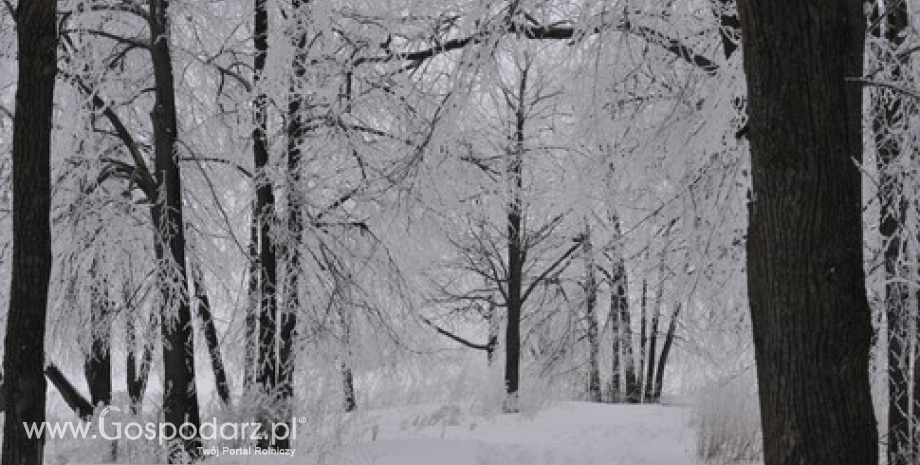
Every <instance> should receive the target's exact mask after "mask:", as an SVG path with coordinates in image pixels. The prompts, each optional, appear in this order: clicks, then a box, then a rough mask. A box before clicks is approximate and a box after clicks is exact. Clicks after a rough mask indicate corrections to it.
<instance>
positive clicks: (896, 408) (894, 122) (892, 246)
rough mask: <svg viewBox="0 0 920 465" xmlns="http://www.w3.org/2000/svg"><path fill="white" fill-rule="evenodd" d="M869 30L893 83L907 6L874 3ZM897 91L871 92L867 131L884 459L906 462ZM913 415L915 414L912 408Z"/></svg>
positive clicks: (907, 346)
mask: <svg viewBox="0 0 920 465" xmlns="http://www.w3.org/2000/svg"><path fill="white" fill-rule="evenodd" d="M870 23H871V24H873V25H874V27H873V28H872V30H871V31H870V33H871V34H872V35H873V36H874V37H875V38H876V39H878V40H877V41H875V42H874V43H876V44H877V45H879V46H880V47H881V49H880V50H878V55H879V59H881V60H885V63H886V65H887V66H886V67H885V69H886V70H887V71H888V73H889V75H887V76H884V78H885V79H886V80H890V81H891V82H898V81H899V80H900V79H901V78H902V77H903V69H902V68H903V67H905V66H906V65H907V63H906V60H907V58H906V57H905V58H900V57H897V55H896V53H897V52H898V49H899V47H900V46H901V45H902V44H903V43H904V39H905V35H904V34H905V32H906V29H907V25H908V24H907V23H908V17H907V6H906V5H905V4H903V3H901V2H895V1H891V0H885V1H883V2H881V4H874V5H873V9H872V13H871V18H870ZM904 107H905V105H904V102H903V100H902V98H901V95H900V94H898V93H896V92H894V91H892V90H889V89H874V90H873V91H872V131H873V133H874V141H875V149H876V157H877V158H876V162H877V167H878V172H879V176H878V179H879V182H878V189H879V192H878V195H879V234H881V236H882V243H883V247H884V263H885V317H886V320H887V325H886V327H887V331H886V336H887V342H888V449H887V454H888V463H889V464H890V465H909V464H914V463H916V462H917V458H918V457H916V456H915V455H914V454H915V453H916V451H915V450H914V449H915V448H914V446H913V444H914V443H915V439H913V436H914V433H913V431H912V427H911V425H912V423H913V422H912V421H911V415H910V413H911V405H910V397H911V390H910V384H911V381H910V368H909V367H910V360H909V354H910V350H911V345H912V344H911V340H910V339H911V335H910V333H911V331H910V326H911V324H912V322H911V316H910V309H909V307H908V306H907V305H906V304H907V302H909V298H910V290H909V289H908V285H907V280H908V279H909V276H908V274H907V272H908V271H907V267H906V266H904V264H903V263H902V262H901V261H902V259H903V255H904V254H903V249H904V247H905V245H906V241H904V240H903V238H902V228H901V225H902V224H903V222H904V220H905V219H906V218H905V216H906V213H907V202H906V201H905V199H904V193H903V186H902V177H901V176H898V174H897V173H896V171H897V167H896V165H895V163H896V161H897V160H898V158H899V157H900V156H901V152H902V150H901V143H900V140H899V134H900V133H901V132H902V131H904V126H905V125H906V124H907V118H905V117H904V116H905V115H904V112H905V108H904ZM915 415H916V413H915Z"/></svg>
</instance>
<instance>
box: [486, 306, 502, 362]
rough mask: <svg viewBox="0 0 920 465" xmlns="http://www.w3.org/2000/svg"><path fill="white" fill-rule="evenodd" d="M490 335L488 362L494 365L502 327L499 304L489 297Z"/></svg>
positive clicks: (487, 352)
mask: <svg viewBox="0 0 920 465" xmlns="http://www.w3.org/2000/svg"><path fill="white" fill-rule="evenodd" d="M488 305H489V314H488V316H489V321H488V323H489V335H488V339H487V340H486V364H487V365H488V366H492V363H493V362H495V351H496V350H497V349H498V333H499V331H500V329H501V320H500V318H501V317H500V316H499V314H498V306H497V305H495V302H493V301H492V299H491V298H490V299H489V303H488Z"/></svg>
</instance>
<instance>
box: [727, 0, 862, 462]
mask: <svg viewBox="0 0 920 465" xmlns="http://www.w3.org/2000/svg"><path fill="white" fill-rule="evenodd" d="M739 7H740V16H741V26H742V27H741V31H742V49H743V50H744V53H743V58H744V71H745V75H746V79H747V84H748V110H749V137H750V148H751V167H752V182H753V198H752V200H751V202H750V204H749V209H750V225H749V229H748V243H747V252H748V257H747V264H748V293H749V300H750V306H751V317H752V323H753V330H754V349H755V357H756V360H757V378H758V381H759V393H760V394H759V395H760V406H761V416H762V426H763V439H764V457H765V463H766V465H787V464H788V465H793V464H803V463H810V464H817V463H834V464H840V465H847V464H853V465H856V464H860V465H865V464H872V463H877V462H878V439H877V432H876V427H875V416H874V413H873V410H872V398H871V395H870V387H869V349H870V345H871V339H872V322H871V318H870V311H869V305H868V301H867V299H866V287H865V273H864V271H863V256H862V247H863V232H862V207H861V205H862V203H861V177H860V176H861V174H860V171H859V162H860V160H861V159H862V127H861V121H862V95H861V90H860V87H859V85H858V84H857V83H855V82H852V81H850V80H848V79H850V78H854V77H859V76H861V75H862V72H863V61H864V51H863V47H864V40H865V28H866V24H865V21H866V18H865V14H864V12H863V2H862V1H860V0H814V1H810V2H801V1H798V0H776V1H772V2H757V1H753V0H742V1H740V2H739Z"/></svg>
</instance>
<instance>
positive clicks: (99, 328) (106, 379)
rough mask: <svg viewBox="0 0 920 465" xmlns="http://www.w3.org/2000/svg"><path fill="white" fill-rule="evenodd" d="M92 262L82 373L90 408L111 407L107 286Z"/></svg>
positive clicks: (110, 333) (110, 359) (109, 313)
mask: <svg viewBox="0 0 920 465" xmlns="http://www.w3.org/2000/svg"><path fill="white" fill-rule="evenodd" d="M96 266H97V264H96V261H95V260H93V264H92V269H91V270H90V273H89V279H90V281H91V283H90V346H89V350H88V351H87V354H86V360H85V361H84V365H83V371H84V374H85V376H86V384H87V386H89V396H90V402H91V403H92V406H93V408H96V407H98V406H99V405H100V404H101V405H109V404H111V403H112V353H111V351H110V350H109V348H110V345H111V341H112V323H111V319H110V318H111V314H112V308H111V302H110V301H109V294H108V283H106V282H105V281H104V280H102V278H100V277H99V275H98V273H97V270H96Z"/></svg>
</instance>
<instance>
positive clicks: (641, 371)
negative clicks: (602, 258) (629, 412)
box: [636, 279, 648, 402]
mask: <svg viewBox="0 0 920 465" xmlns="http://www.w3.org/2000/svg"><path fill="white" fill-rule="evenodd" d="M641 298H642V300H641V302H640V304H639V359H638V360H636V391H637V395H638V397H637V399H636V401H637V402H642V401H643V400H644V399H645V389H646V385H645V371H646V370H647V369H648V364H647V363H648V357H647V356H646V354H647V353H648V352H647V351H648V321H647V320H648V316H647V315H648V280H646V279H643V280H642V297H641Z"/></svg>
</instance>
